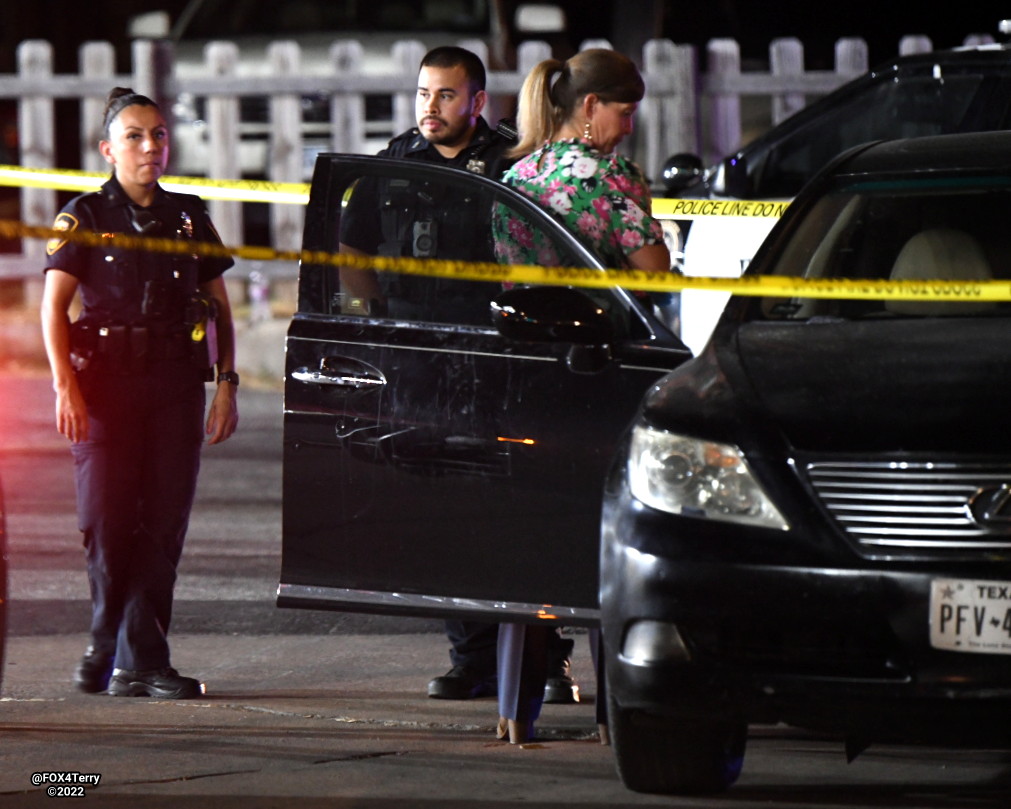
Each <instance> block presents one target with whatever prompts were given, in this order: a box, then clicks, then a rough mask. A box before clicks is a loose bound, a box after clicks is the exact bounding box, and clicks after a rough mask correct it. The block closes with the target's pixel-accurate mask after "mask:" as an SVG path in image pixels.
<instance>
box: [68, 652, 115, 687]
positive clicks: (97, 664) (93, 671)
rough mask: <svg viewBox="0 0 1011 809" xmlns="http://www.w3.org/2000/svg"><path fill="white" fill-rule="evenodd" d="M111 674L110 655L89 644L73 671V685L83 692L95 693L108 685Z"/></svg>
mask: <svg viewBox="0 0 1011 809" xmlns="http://www.w3.org/2000/svg"><path fill="white" fill-rule="evenodd" d="M111 674H112V655H104V654H100V653H99V652H96V651H95V647H94V646H89V647H88V648H87V650H85V652H84V657H82V658H81V662H80V663H79V664H78V666H77V670H76V671H75V672H74V685H76V686H77V690H78V691H83V692H84V693H85V694H97V693H99V692H100V691H105V689H106V688H108V687H109V677H110V675H111Z"/></svg>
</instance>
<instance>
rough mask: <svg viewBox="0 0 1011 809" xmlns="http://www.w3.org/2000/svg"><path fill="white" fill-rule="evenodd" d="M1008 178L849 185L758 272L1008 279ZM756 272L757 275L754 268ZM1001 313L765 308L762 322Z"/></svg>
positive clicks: (924, 307)
mask: <svg viewBox="0 0 1011 809" xmlns="http://www.w3.org/2000/svg"><path fill="white" fill-rule="evenodd" d="M1009 204H1011V178H994V177H986V178H971V177H958V178H954V177H947V178H932V179H927V180H924V179H909V180H883V181H862V182H857V183H853V182H848V183H845V184H843V185H841V186H839V187H837V188H836V189H835V190H833V191H831V192H829V193H827V194H825V195H823V196H822V197H821V198H820V199H818V200H817V201H816V202H814V203H813V204H812V205H811V206H810V207H809V209H808V210H807V211H806V212H805V214H804V215H803V216H802V218H801V219H800V220H799V221H796V222H795V224H794V226H793V227H792V228H791V229H790V230H789V232H788V233H786V234H784V236H783V238H782V239H780V240H779V241H778V242H777V243H776V244H775V246H774V248H773V250H774V253H773V254H772V255H770V256H769V259H770V260H769V261H763V262H761V263H762V266H761V268H760V272H762V273H763V274H768V275H783V276H802V277H805V278H822V279H828V278H851V279H863V278H867V279H882V280H888V279H891V280H923V281H927V280H933V279H945V280H955V281H968V280H993V279H1003V278H1011V229H1009V228H1008V227H1007V222H1006V211H1007V210H1008V207H1007V206H1008V205H1009ZM755 269H758V268H757V267H756V268H755ZM1008 306H1009V305H1008V304H1006V303H999V304H995V303H977V302H969V301H966V302H937V301H897V300H888V301H864V300H817V299H810V298H808V299H805V298H765V299H763V300H762V303H761V311H762V314H763V316H764V317H766V318H769V319H787V320H806V319H809V318H812V317H821V316H828V317H896V316H945V315H948V316H951V315H957V316H966V315H989V314H993V313H994V312H998V311H1003V312H1006V311H1007V308H1008Z"/></svg>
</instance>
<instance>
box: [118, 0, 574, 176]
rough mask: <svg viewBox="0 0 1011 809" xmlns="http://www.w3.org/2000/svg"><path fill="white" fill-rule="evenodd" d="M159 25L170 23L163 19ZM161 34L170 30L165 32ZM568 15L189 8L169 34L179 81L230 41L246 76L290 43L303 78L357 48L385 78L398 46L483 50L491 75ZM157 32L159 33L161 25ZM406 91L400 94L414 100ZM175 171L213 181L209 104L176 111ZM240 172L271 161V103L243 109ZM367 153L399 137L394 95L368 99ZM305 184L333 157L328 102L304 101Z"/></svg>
mask: <svg viewBox="0 0 1011 809" xmlns="http://www.w3.org/2000/svg"><path fill="white" fill-rule="evenodd" d="M153 15H157V12H149V13H148V14H147V15H145V16H144V18H143V20H141V19H140V18H138V20H137V21H135V24H134V30H135V31H143V32H144V33H145V35H146V36H151V35H152V30H151V23H152V22H153V21H156V20H157V19H158V18H157V17H156V16H153ZM161 19H163V20H164V19H166V18H165V17H164V15H163V16H162V17H161ZM161 26H162V27H164V22H162V23H161ZM564 27H565V23H564V15H563V14H562V12H561V10H560V9H559V8H558V7H557V6H554V5H552V4H529V3H517V2H515V1H514V0H397V2H378V3H364V2H358V1H357V0H299V2H276V1H272V0H191V2H190V3H189V4H188V5H187V6H186V8H185V10H184V11H183V12H182V13H181V14H180V15H179V18H178V19H177V20H176V21H175V22H174V24H173V25H172V27H171V30H168V31H163V33H164V34H167V35H168V36H169V37H170V38H171V39H172V41H173V42H174V43H175V70H176V75H177V77H178V78H180V79H185V78H191V77H195V76H202V75H207V74H208V71H207V67H206V66H205V62H204V48H205V47H206V45H207V43H208V42H211V41H215V40H224V41H230V42H234V43H235V44H236V45H237V46H238V48H239V62H238V66H237V71H238V74H239V75H240V76H264V77H266V76H269V75H270V74H271V65H270V62H269V60H268V59H267V47H268V45H269V44H270V43H271V42H275V41H281V40H289V41H294V42H296V43H297V44H298V45H299V46H300V49H301V67H302V72H304V73H305V74H308V75H312V74H313V73H326V72H330V71H331V70H332V66H331V62H330V47H331V46H332V45H333V43H334V42H336V41H340V40H356V41H358V42H359V43H360V44H361V45H362V48H363V64H362V70H363V72H364V73H366V74H368V73H389V72H391V71H392V70H393V67H394V62H393V55H392V49H393V45H394V43H396V42H398V41H401V40H418V41H420V42H421V43H422V44H423V45H424V46H425V48H426V49H428V48H432V47H435V46H437V45H446V44H457V43H458V42H460V41H465V40H472V41H473V40H479V41H481V42H483V43H484V44H485V45H486V46H487V49H488V62H489V65H488V67H489V69H491V68H494V69H497V70H503V69H506V68H507V67H510V66H513V64H514V60H515V53H514V51H515V45H516V39H517V36H520V35H522V34H523V33H534V32H536V33H544V34H548V33H551V32H556V31H560V30H563V29H564ZM154 28H155V30H157V28H158V24H157V23H156V24H155V26H154ZM410 89H411V87H410V86H407V87H405V88H403V90H404V91H409V90H410ZM174 113H175V128H174V131H173V150H172V151H173V170H174V171H175V172H176V173H179V174H183V175H198V176H199V175H203V174H206V172H207V166H208V154H207V145H206V127H205V116H206V99H204V98H197V97H194V96H192V95H189V94H185V93H184V94H181V95H180V97H179V98H178V100H177V103H176V105H175V108H174ZM240 115H241V120H242V124H241V131H240V135H241V148H240V167H241V170H242V173H243V175H244V176H262V175H263V174H264V173H265V169H266V165H267V156H268V136H269V124H268V98H267V97H266V96H245V97H243V99H242V101H241V113H240ZM365 117H366V126H367V134H368V140H367V142H366V144H365V151H366V153H374V152H376V151H378V150H379V149H381V148H382V147H384V146H385V145H386V143H387V141H388V140H389V139H390V138H391V137H392V136H393V135H395V134H397V133H395V132H394V131H393V129H392V119H393V103H392V97H391V95H389V94H373V95H368V96H366V99H365ZM302 120H303V135H304V152H305V159H304V165H305V178H306V179H307V180H308V179H309V178H310V177H311V175H312V168H313V164H314V162H315V159H316V155H317V154H319V153H320V152H323V151H329V150H330V149H331V138H330V130H331V125H330V100H329V97H328V96H326V95H323V94H316V95H305V96H303V97H302Z"/></svg>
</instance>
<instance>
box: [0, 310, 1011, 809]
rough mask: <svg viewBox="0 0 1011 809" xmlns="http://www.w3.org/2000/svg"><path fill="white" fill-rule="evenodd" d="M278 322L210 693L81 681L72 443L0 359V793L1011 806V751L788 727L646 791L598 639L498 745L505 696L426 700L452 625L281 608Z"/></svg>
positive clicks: (200, 527)
mask: <svg viewBox="0 0 1011 809" xmlns="http://www.w3.org/2000/svg"><path fill="white" fill-rule="evenodd" d="M270 328H273V329H275V330H276V331H275V332H274V333H273V335H272V336H270V337H269V338H268V337H267V335H268V333H269V329H261V330H260V334H261V336H262V337H263V339H264V342H263V344H262V345H261V347H260V348H258V349H254V348H253V343H252V341H247V342H246V346H247V348H246V350H247V351H249V350H253V351H254V352H255V351H260V352H261V353H260V355H259V356H260V357H261V358H262V359H261V361H260V363H261V364H260V372H255V371H250V370H249V369H248V368H247V369H246V373H247V374H248V376H249V380H248V382H244V384H243V386H242V388H241V389H240V426H239V431H238V433H237V434H236V435H235V437H233V438H232V439H231V440H229V441H228V442H226V443H225V444H222V445H219V446H215V447H207V448H205V451H204V455H203V461H202V470H201V479H200V485H199V490H198V496H197V503H196V507H195V510H194V515H193V519H192V522H191V528H190V532H189V537H188V540H187V546H186V549H185V551H184V554H183V561H182V564H181V566H180V571H179V581H178V586H177V597H176V607H175V615H174V618H173V630H172V634H171V643H172V650H173V663H174V665H175V666H176V667H177V668H178V669H179V670H180V671H181V672H182V673H184V674H187V675H190V676H195V677H199V678H200V679H201V680H203V681H204V682H205V683H206V688H207V691H206V694H205V695H204V696H203V697H202V698H200V699H195V700H185V701H159V700H151V699H143V698H114V697H109V696H105V695H86V694H80V693H77V692H75V691H74V689H73V687H72V684H71V674H72V671H73V668H74V666H75V664H76V662H77V660H78V659H79V657H80V655H81V653H82V652H83V650H84V647H85V646H86V644H87V625H88V619H89V600H88V592H87V584H86V579H85V573H84V564H83V558H82V551H81V547H80V534H79V532H78V531H77V527H76V519H75V516H74V492H73V481H72V474H71V460H70V454H69V450H68V447H67V445H66V442H65V441H64V440H63V439H62V438H61V437H60V436H59V435H58V434H56V432H55V430H54V428H53V415H52V403H53V399H52V392H51V390H50V384H49V379H48V375H47V374H46V373H45V371H44V369H43V368H42V367H41V365H40V364H39V363H32V362H23V361H19V362H17V363H12V364H11V363H9V364H8V366H7V370H2V371H0V478H2V481H3V485H4V492H5V495H6V509H7V513H6V516H7V528H8V540H9V553H8V557H9V585H10V586H9V609H8V630H9V631H8V637H7V649H6V666H5V670H4V672H3V683H2V689H0V751H2V752H0V807H3V808H4V809H8V807H10V808H13V809H20V807H41V806H50V807H51V806H53V805H54V803H53V802H54V801H59V799H60V798H61V797H70V796H77V797H83V798H84V799H85V800H84V801H82V802H80V803H76V804H74V805H82V806H87V805H95V804H96V803H97V804H99V805H102V806H109V807H124V809H125V808H126V807H129V808H130V809H134V808H135V807H136V808H138V809H161V807H186V809H230V807H243V809H268V808H270V809H273V807H285V808H286V807H299V809H314V808H315V807H321V808H322V807H323V806H326V807H328V809H333V808H334V807H336V808H337V809H343V808H350V807H355V808H356V809H358V808H360V809H393V807H397V808H398V809H399V807H419V809H436V807H438V809H471V808H472V807H480V809H506V808H507V807H511V808H515V807H520V806H522V807H544V809H547V807H551V809H558V808H559V807H566V806H571V807H595V806H611V807H633V806H670V807H692V809H704V808H705V807H716V806H727V805H728V804H729V805H732V806H733V807H734V809H753V808H754V809H757V807H764V808H767V807H770V806H773V807H825V808H826V809H846V808H847V807H858V806H859V807H901V809H967V808H968V807H972V809H1004V807H1006V806H1008V805H1009V801H1011V758H1009V755H1008V753H1007V752H1006V751H997V750H965V751H959V750H934V749H928V750H923V749H919V748H905V747H897V746H890V747H881V748H872V749H871V750H870V751H868V752H866V753H864V754H863V755H862V756H861V757H860V758H859V759H858V760H857V762H855V763H854V764H847V763H846V759H845V756H844V754H843V746H842V743H841V742H840V741H839V740H837V739H830V738H820V737H818V736H816V735H811V734H806V733H802V732H798V731H796V730H792V729H788V728H781V727H774V728H752V731H751V734H750V737H749V745H748V754H747V760H746V763H745V769H744V774H743V775H742V777H741V780H740V781H739V783H738V784H737V785H736V786H735V787H734V788H733V789H732V790H731V792H730V793H728V794H727V795H726V796H717V797H711V798H669V797H663V796H652V795H641V794H637V793H633V792H630V791H628V790H626V789H625V788H624V787H623V786H622V784H621V782H620V780H619V779H618V776H617V774H616V771H615V767H614V761H613V755H612V751H611V749H610V748H608V747H604V746H602V745H601V744H599V741H598V738H597V734H596V730H597V729H596V725H595V714H594V707H595V696H596V694H595V692H596V687H595V684H594V682H593V675H592V669H591V666H590V655H589V649H588V644H587V643H586V642H585V636H583V637H577V638H576V640H577V643H576V652H575V656H574V673H575V675H576V678H577V680H578V681H579V683H580V684H581V687H582V701H581V702H580V703H579V704H577V705H571V706H555V705H549V706H545V709H544V713H543V715H542V717H541V720H540V722H539V723H538V736H537V739H536V740H535V741H534V742H531V743H529V744H526V745H515V746H514V745H509V744H507V743H504V742H500V741H498V740H496V739H495V736H494V726H495V720H496V717H497V710H496V703H495V700H494V699H487V698H486V699H479V700H472V701H465V702H453V701H440V700H431V699H428V698H427V695H426V691H425V687H426V684H427V682H428V680H429V679H430V678H431V677H432V676H433V675H435V674H440V673H442V672H444V671H445V670H446V669H447V667H448V655H447V643H446V640H445V638H444V637H443V635H442V632H441V624H440V623H439V622H438V621H432V620H425V619H416V618H393V617H389V616H369V615H357V614H350V613H337V612H318V611H303V610H280V609H278V608H277V607H276V606H275V604H274V596H275V590H276V585H277V580H278V574H279V569H280V535H281V488H280V482H281V410H282V397H281V393H280V386H279V379H280V376H279V374H278V371H277V369H278V368H279V367H280V357H283V347H282V344H281V341H280V340H279V339H278V337H277V335H278V334H281V335H283V324H282V325H277V324H272V325H271V326H270ZM271 352H277V353H276V354H271ZM271 364H273V366H274V367H273V370H271V367H270V365H271ZM240 367H241V366H240ZM57 805H58V804H57Z"/></svg>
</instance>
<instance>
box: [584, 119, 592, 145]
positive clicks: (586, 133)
mask: <svg viewBox="0 0 1011 809" xmlns="http://www.w3.org/2000/svg"><path fill="white" fill-rule="evenodd" d="M583 140H585V141H586V142H587V143H589V144H590V146H593V135H591V134H590V122H589V120H587V122H586V123H585V124H583Z"/></svg>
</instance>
